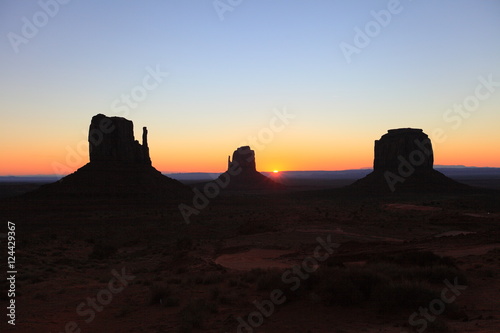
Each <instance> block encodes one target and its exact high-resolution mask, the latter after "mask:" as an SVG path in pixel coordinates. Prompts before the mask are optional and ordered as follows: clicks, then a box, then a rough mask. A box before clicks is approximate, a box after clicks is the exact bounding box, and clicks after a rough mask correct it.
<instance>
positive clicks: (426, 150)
mask: <svg viewBox="0 0 500 333" xmlns="http://www.w3.org/2000/svg"><path fill="white" fill-rule="evenodd" d="M402 160H406V161H410V162H411V163H412V164H413V165H414V167H415V169H418V170H432V166H433V163H434V153H433V151H432V144H431V140H430V139H429V137H428V136H427V134H425V133H424V132H423V131H422V130H421V129H415V128H399V129H391V130H389V131H387V134H384V135H382V137H381V138H380V140H375V158H374V161H373V170H375V171H379V170H382V171H385V170H397V169H398V167H399V165H400V164H401V161H402Z"/></svg>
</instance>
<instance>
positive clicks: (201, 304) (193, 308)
mask: <svg viewBox="0 0 500 333" xmlns="http://www.w3.org/2000/svg"><path fill="white" fill-rule="evenodd" d="M216 312H217V306H216V305H215V303H209V302H207V301H206V300H204V299H196V300H193V301H191V302H189V303H188V304H187V305H186V306H184V307H183V308H182V310H181V311H180V317H181V321H182V325H181V331H183V332H191V330H192V329H193V328H196V329H200V328H202V326H203V321H204V320H205V318H206V316H207V315H208V314H209V313H216Z"/></svg>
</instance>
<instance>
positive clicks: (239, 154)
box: [227, 146, 257, 173]
mask: <svg viewBox="0 0 500 333" xmlns="http://www.w3.org/2000/svg"><path fill="white" fill-rule="evenodd" d="M235 167H240V168H241V170H242V172H243V173H255V172H257V169H256V166H255V152H254V151H253V150H252V149H250V147H249V146H243V147H239V148H238V149H236V150H235V151H234V152H233V160H232V161H231V157H230V156H228V161H227V169H228V170H230V169H231V168H235Z"/></svg>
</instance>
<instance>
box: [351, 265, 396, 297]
mask: <svg viewBox="0 0 500 333" xmlns="http://www.w3.org/2000/svg"><path fill="white" fill-rule="evenodd" d="M348 272H349V279H350V280H351V282H352V283H353V285H354V286H356V287H357V288H358V289H359V291H360V292H361V294H362V296H363V298H364V299H365V300H368V299H370V297H371V295H372V293H373V291H374V290H375V289H376V288H378V287H379V286H381V285H385V284H388V283H389V282H390V279H389V278H388V277H387V276H386V275H384V274H382V273H380V272H377V271H375V270H371V269H367V268H351V269H349V270H348Z"/></svg>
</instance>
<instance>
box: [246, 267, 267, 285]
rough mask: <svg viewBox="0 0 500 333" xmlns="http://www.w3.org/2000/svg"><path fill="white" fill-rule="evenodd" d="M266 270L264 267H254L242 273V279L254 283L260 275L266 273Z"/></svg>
mask: <svg viewBox="0 0 500 333" xmlns="http://www.w3.org/2000/svg"><path fill="white" fill-rule="evenodd" d="M265 272H266V271H265V270H263V269H262V268H253V269H252V270H250V271H248V272H245V273H243V274H242V276H241V279H242V280H243V281H244V282H246V283H254V282H255V281H257V279H258V278H259V276H261V275H262V274H264V273H265Z"/></svg>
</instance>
